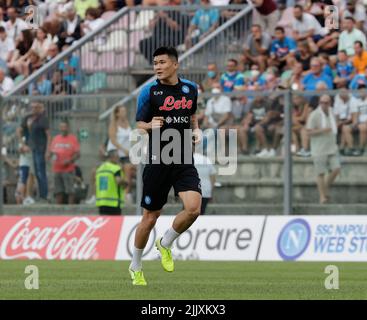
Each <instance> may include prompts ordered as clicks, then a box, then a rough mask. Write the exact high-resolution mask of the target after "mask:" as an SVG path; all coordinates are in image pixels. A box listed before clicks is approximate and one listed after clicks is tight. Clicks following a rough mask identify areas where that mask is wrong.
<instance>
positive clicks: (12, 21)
mask: <svg viewBox="0 0 367 320" xmlns="http://www.w3.org/2000/svg"><path fill="white" fill-rule="evenodd" d="M7 14H8V19H9V20H8V21H7V22H6V32H7V34H8V37H10V38H12V39H13V40H14V41H15V40H16V39H17V38H18V36H19V34H20V33H21V31H22V30H25V29H28V25H27V24H26V23H25V22H24V21H23V20H22V19H20V18H18V13H17V9H16V8H14V7H9V8H8V10H7Z"/></svg>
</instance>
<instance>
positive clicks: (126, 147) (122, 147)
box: [107, 105, 136, 203]
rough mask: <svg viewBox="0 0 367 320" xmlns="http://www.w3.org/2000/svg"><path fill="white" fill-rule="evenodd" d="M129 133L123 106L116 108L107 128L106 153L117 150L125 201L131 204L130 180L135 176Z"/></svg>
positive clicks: (125, 111)
mask: <svg viewBox="0 0 367 320" xmlns="http://www.w3.org/2000/svg"><path fill="white" fill-rule="evenodd" d="M130 133H131V127H130V124H129V120H128V119H127V110H126V107H125V106H121V105H119V106H117V107H116V108H115V110H114V111H113V113H112V115H111V121H110V125H109V128H108V137H109V140H108V145H107V152H108V151H110V150H115V149H117V150H118V154H119V157H120V161H121V167H122V169H123V171H124V173H125V176H126V180H127V187H126V190H125V200H126V202H127V203H129V202H131V200H132V199H131V187H132V179H133V176H135V174H136V169H135V166H134V165H132V164H131V163H130V159H129V151H130Z"/></svg>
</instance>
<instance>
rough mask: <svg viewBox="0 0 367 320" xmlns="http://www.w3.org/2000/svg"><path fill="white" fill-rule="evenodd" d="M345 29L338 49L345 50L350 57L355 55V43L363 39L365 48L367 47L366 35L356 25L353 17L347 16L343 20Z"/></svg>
mask: <svg viewBox="0 0 367 320" xmlns="http://www.w3.org/2000/svg"><path fill="white" fill-rule="evenodd" d="M343 27H344V31H343V32H342V33H341V34H340V37H339V43H338V51H341V50H345V51H346V52H347V55H348V56H349V57H351V56H354V54H355V52H354V43H355V42H356V41H361V42H362V44H363V48H366V35H365V34H364V33H363V32H362V31H361V30H359V29H357V28H356V27H355V21H354V18H352V17H346V18H345V19H344V21H343Z"/></svg>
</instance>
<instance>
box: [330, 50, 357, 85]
mask: <svg viewBox="0 0 367 320" xmlns="http://www.w3.org/2000/svg"><path fill="white" fill-rule="evenodd" d="M353 76H354V67H353V64H352V62H351V61H349V60H348V55H347V52H346V51H345V50H341V51H339V52H338V61H337V63H336V77H335V78H334V84H335V85H336V87H337V88H343V87H347V86H348V85H349V82H350V81H351V80H352V79H353Z"/></svg>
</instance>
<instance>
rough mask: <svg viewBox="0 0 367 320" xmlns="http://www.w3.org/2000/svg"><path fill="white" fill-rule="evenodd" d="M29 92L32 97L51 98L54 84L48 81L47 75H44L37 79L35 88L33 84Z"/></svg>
mask: <svg viewBox="0 0 367 320" xmlns="http://www.w3.org/2000/svg"><path fill="white" fill-rule="evenodd" d="M28 91H29V94H30V95H32V96H37V95H41V96H49V95H50V94H51V93H52V83H51V81H50V80H48V79H47V77H46V75H42V76H40V77H39V78H38V79H37V81H36V85H35V86H34V85H33V83H31V84H30V85H29V89H28Z"/></svg>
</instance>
